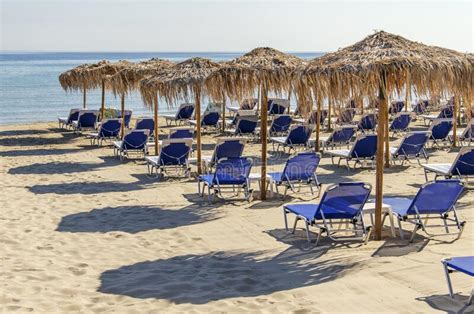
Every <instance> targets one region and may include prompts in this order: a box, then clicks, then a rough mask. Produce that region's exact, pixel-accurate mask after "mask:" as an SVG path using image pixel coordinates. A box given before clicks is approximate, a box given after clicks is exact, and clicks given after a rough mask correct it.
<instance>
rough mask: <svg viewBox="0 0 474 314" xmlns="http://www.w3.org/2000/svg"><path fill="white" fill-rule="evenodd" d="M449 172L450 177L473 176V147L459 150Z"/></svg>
mask: <svg viewBox="0 0 474 314" xmlns="http://www.w3.org/2000/svg"><path fill="white" fill-rule="evenodd" d="M449 172H450V174H452V175H461V176H468V175H474V147H463V148H461V149H460V150H459V153H458V154H457V156H456V159H455V160H454V162H453V164H452V166H451V169H450V171H449Z"/></svg>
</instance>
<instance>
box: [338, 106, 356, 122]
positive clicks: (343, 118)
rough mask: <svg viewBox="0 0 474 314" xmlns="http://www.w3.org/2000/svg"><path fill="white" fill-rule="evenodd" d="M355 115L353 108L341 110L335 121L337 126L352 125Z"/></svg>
mask: <svg viewBox="0 0 474 314" xmlns="http://www.w3.org/2000/svg"><path fill="white" fill-rule="evenodd" d="M355 114H356V110H355V109H354V108H346V109H343V110H342V111H341V112H340V113H339V115H338V117H337V119H336V124H337V125H344V124H353V120H354V116H355Z"/></svg>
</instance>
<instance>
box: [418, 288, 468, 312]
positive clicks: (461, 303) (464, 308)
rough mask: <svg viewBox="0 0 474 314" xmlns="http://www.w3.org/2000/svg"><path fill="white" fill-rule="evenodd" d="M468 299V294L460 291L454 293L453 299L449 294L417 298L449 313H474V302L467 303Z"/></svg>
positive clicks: (435, 308)
mask: <svg viewBox="0 0 474 314" xmlns="http://www.w3.org/2000/svg"><path fill="white" fill-rule="evenodd" d="M446 289H447V287H446ZM468 293H469V292H468ZM468 299H469V297H468V296H464V295H460V294H458V293H456V294H454V299H452V298H451V297H450V296H449V294H442V295H432V296H429V297H421V298H416V300H417V301H421V302H426V303H427V304H428V305H429V306H431V307H432V308H433V309H434V310H438V311H442V312H444V313H449V314H455V313H474V303H473V304H471V305H467V301H468Z"/></svg>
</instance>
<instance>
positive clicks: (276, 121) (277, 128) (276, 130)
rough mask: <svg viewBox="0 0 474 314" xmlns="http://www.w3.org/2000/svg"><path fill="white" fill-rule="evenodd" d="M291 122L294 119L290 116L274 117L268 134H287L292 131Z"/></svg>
mask: <svg viewBox="0 0 474 314" xmlns="http://www.w3.org/2000/svg"><path fill="white" fill-rule="evenodd" d="M291 122H293V118H292V117H291V116H290V115H287V114H283V115H274V116H273V120H272V124H271V125H270V129H269V132H268V133H269V134H270V135H279V134H283V133H286V132H288V130H289V129H290V126H291Z"/></svg>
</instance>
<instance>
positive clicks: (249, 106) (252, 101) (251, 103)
mask: <svg viewBox="0 0 474 314" xmlns="http://www.w3.org/2000/svg"><path fill="white" fill-rule="evenodd" d="M257 102H258V100H257V99H256V98H248V99H244V100H243V101H242V103H241V104H240V109H242V110H253V108H255V106H256V105H257Z"/></svg>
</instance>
